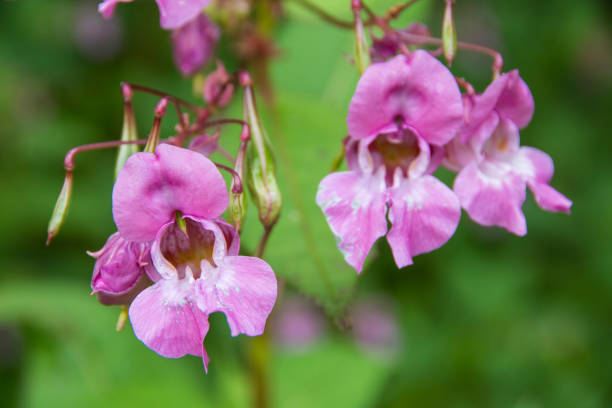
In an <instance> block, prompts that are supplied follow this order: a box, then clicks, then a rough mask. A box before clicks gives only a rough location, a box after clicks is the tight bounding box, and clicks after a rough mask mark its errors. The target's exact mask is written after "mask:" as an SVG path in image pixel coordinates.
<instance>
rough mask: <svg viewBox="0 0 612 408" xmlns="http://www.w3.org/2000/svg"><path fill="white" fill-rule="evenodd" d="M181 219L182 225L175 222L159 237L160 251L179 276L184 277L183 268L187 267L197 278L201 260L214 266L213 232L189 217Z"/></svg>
mask: <svg viewBox="0 0 612 408" xmlns="http://www.w3.org/2000/svg"><path fill="white" fill-rule="evenodd" d="M182 221H183V222H184V224H183V225H182V226H181V225H179V223H176V222H175V223H174V224H172V225H171V226H170V227H168V229H167V230H166V233H165V234H164V235H163V237H162V239H161V245H160V248H161V252H162V255H163V256H164V258H166V259H167V260H168V261H169V262H170V263H171V264H172V265H174V267H175V268H176V270H177V271H178V273H179V278H183V277H185V269H186V267H189V268H190V269H191V270H192V272H193V275H194V276H193V277H194V278H196V279H197V278H199V277H200V274H201V270H200V264H201V262H202V260H204V259H206V260H207V261H208V262H210V264H211V265H213V266H214V261H213V257H212V255H213V250H214V246H215V234H214V233H213V232H212V231H210V230H207V229H204V228H203V227H202V226H201V225H200V224H199V223H197V222H196V221H193V220H192V219H190V218H182Z"/></svg>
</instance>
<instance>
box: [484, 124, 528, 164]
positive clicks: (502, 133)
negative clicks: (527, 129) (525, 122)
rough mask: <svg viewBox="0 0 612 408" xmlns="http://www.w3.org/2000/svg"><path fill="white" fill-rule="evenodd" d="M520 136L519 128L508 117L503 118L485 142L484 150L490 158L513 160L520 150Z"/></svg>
mask: <svg viewBox="0 0 612 408" xmlns="http://www.w3.org/2000/svg"><path fill="white" fill-rule="evenodd" d="M519 146H520V136H519V132H518V128H517V127H516V125H515V124H514V122H512V121H511V120H508V119H501V120H500V121H499V124H498V125H497V127H496V128H495V131H494V132H493V133H492V134H491V135H490V137H489V138H488V140H487V141H486V143H485V144H484V146H483V148H482V151H483V153H484V155H485V156H486V157H487V158H488V159H489V160H496V161H505V162H508V161H512V160H513V158H514V156H515V155H516V153H517V152H518V151H519Z"/></svg>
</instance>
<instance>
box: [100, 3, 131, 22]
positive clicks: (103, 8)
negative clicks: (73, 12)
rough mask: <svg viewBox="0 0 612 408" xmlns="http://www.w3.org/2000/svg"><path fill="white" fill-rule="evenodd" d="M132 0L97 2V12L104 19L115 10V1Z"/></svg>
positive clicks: (109, 16)
mask: <svg viewBox="0 0 612 408" xmlns="http://www.w3.org/2000/svg"><path fill="white" fill-rule="evenodd" d="M130 2H132V0H104V1H103V2H102V3H100V4H98V12H99V13H100V14H102V16H103V17H104V18H106V19H108V18H111V17H112V16H113V13H114V12H115V7H116V6H117V3H130Z"/></svg>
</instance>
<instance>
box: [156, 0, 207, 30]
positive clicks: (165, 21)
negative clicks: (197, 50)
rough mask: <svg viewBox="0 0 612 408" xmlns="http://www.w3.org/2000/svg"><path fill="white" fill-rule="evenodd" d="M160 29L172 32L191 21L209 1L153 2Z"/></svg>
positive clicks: (172, 0)
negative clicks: (157, 13) (157, 14)
mask: <svg viewBox="0 0 612 408" xmlns="http://www.w3.org/2000/svg"><path fill="white" fill-rule="evenodd" d="M155 2H156V3H157V7H158V8H159V20H160V25H161V27H162V28H165V29H166V30H172V29H174V28H178V27H180V26H182V25H183V24H185V23H187V22H188V21H189V20H193V19H194V18H195V17H196V16H197V15H198V14H200V13H201V12H202V9H203V8H204V7H206V5H208V3H209V2H210V0H155Z"/></svg>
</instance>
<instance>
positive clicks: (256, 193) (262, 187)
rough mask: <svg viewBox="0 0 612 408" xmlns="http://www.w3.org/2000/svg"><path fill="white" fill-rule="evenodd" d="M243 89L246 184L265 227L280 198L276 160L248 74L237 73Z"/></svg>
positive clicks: (272, 220)
mask: <svg viewBox="0 0 612 408" xmlns="http://www.w3.org/2000/svg"><path fill="white" fill-rule="evenodd" d="M239 80H240V85H241V86H242V87H243V89H244V101H243V102H244V118H245V120H246V122H247V123H248V124H249V128H250V136H251V143H249V144H248V147H247V154H246V156H247V177H246V179H247V184H248V186H249V191H250V192H251V195H252V196H253V200H254V201H255V204H256V205H257V211H258V213H259V220H260V221H261V223H262V224H263V225H264V227H266V228H269V227H271V226H272V225H274V223H276V221H277V220H278V216H279V214H280V210H281V207H282V197H281V193H280V190H279V188H278V183H277V180H276V163H275V160H274V154H273V153H272V148H271V146H270V141H269V140H268V137H267V135H266V133H265V131H264V128H263V126H262V123H261V119H260V117H259V114H258V113H257V106H256V105H255V95H254V94H253V87H252V83H253V82H252V80H251V76H250V75H249V74H248V73H247V72H241V73H240V76H239Z"/></svg>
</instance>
